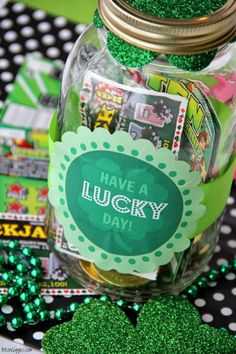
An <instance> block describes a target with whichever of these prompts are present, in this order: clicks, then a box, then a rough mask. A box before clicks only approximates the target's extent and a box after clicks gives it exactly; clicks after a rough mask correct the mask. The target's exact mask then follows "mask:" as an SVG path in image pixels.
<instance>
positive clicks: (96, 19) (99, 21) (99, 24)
mask: <svg viewBox="0 0 236 354" xmlns="http://www.w3.org/2000/svg"><path fill="white" fill-rule="evenodd" d="M93 24H94V26H95V27H96V28H103V27H104V23H103V20H102V19H101V17H100V15H99V12H98V9H97V10H96V11H95V12H94V15H93Z"/></svg>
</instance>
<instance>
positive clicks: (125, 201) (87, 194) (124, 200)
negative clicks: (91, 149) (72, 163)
mask: <svg viewBox="0 0 236 354" xmlns="http://www.w3.org/2000/svg"><path fill="white" fill-rule="evenodd" d="M82 198H84V199H86V200H88V201H90V202H95V203H96V204H97V205H99V206H101V207H108V206H110V205H111V206H112V207H113V209H114V210H116V211H117V212H118V213H121V214H130V215H132V216H134V217H138V218H145V219H146V218H147V216H146V214H145V211H146V210H147V208H149V209H151V211H152V219H153V220H159V218H160V214H161V212H162V211H163V210H164V209H165V208H166V207H167V206H168V203H160V204H157V203H155V202H150V201H146V200H140V199H130V198H128V197H127V196H125V195H122V194H117V195H114V196H113V197H112V196H111V192H110V191H109V190H108V189H104V191H103V195H102V189H101V187H98V186H95V187H94V191H93V193H91V190H90V183H89V182H87V181H84V183H83V190H82Z"/></svg>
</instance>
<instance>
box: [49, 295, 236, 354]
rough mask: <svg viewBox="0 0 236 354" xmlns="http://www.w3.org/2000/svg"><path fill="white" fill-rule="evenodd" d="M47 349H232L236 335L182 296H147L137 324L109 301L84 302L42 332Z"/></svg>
mask: <svg viewBox="0 0 236 354" xmlns="http://www.w3.org/2000/svg"><path fill="white" fill-rule="evenodd" d="M42 347H43V350H44V351H45V353H46V354H78V353H80V354H95V353H96V354H134V353H135V354H183V353H184V354H193V353H194V354H205V353H207V354H233V353H235V352H236V340H235V339H234V338H233V337H232V336H230V335H229V334H228V333H226V332H225V331H223V330H220V329H216V328H212V327H209V326H208V325H204V324H202V323H201V318H200V315H199V313H198V311H197V310H196V309H195V307H194V306H193V305H191V304H190V303H189V302H188V301H187V300H184V299H182V298H181V297H174V296H173V297H172V296H165V297H164V296H163V297H160V298H158V299H157V300H149V301H148V302H147V303H146V304H145V305H144V306H143V308H142V309H141V311H140V313H139V316H138V319H137V325H136V327H134V326H133V324H132V323H131V322H130V320H129V319H128V318H127V316H126V315H125V313H124V312H123V311H122V310H121V309H119V308H118V307H117V306H115V305H114V304H112V303H110V302H104V301H92V302H90V303H89V304H82V305H81V306H80V307H79V309H78V311H77V312H76V313H75V315H74V317H73V319H72V320H71V321H69V322H67V323H64V324H61V325H57V326H55V327H53V328H51V329H50V330H49V331H48V332H46V334H45V336H44V338H43V340H42Z"/></svg>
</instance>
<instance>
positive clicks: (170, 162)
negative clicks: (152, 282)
mask: <svg viewBox="0 0 236 354" xmlns="http://www.w3.org/2000/svg"><path fill="white" fill-rule="evenodd" d="M50 180H51V184H52V187H51V188H50V191H49V200H50V202H51V203H52V205H53V206H54V207H55V215H56V218H57V220H58V221H59V222H60V224H61V225H62V226H63V229H64V235H65V238H66V240H67V242H69V243H71V244H72V245H73V246H74V247H76V248H77V249H78V254H79V255H80V256H82V257H83V259H84V258H86V259H88V260H89V261H92V262H94V263H95V264H96V265H97V266H98V267H100V268H101V269H104V270H110V269H116V270H117V271H119V272H121V273H132V272H134V271H137V272H141V273H150V272H152V271H154V270H155V269H156V268H157V267H158V266H159V265H162V264H166V263H168V262H169V261H170V260H171V259H172V257H173V256H174V253H175V252H182V251H184V250H185V249H186V248H187V247H188V246H189V244H190V241H189V239H190V238H191V237H192V236H193V235H194V231H195V229H196V220H197V219H199V218H200V217H201V216H202V215H203V214H204V212H205V208H204V206H202V205H201V204H200V202H201V200H202V198H203V193H202V190H201V189H200V188H199V183H200V175H199V174H198V173H196V172H190V170H189V165H188V164H187V163H185V162H183V161H177V160H176V157H175V156H174V154H173V153H172V152H171V151H169V150H167V149H165V148H162V149H159V150H156V149H155V148H154V147H153V145H152V144H151V142H149V141H147V140H138V141H134V140H133V139H132V138H131V136H130V135H129V133H126V132H116V133H115V134H113V135H111V134H110V133H109V132H107V131H106V130H105V129H103V128H98V129H96V130H95V131H94V132H91V131H90V130H89V129H88V128H85V127H80V128H79V129H78V131H77V134H75V133H72V132H68V133H65V134H64V135H63V137H62V142H57V143H55V145H54V156H53V160H52V165H51V172H50Z"/></svg>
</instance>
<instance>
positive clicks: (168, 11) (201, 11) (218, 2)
mask: <svg viewBox="0 0 236 354" xmlns="http://www.w3.org/2000/svg"><path fill="white" fill-rule="evenodd" d="M126 2H127V3H128V4H129V5H131V6H132V7H134V8H135V9H137V10H139V11H141V12H143V13H145V14H149V15H153V16H158V17H163V18H176V19H183V18H195V17H201V16H205V15H209V14H211V13H213V12H215V11H216V10H219V9H220V8H221V7H222V6H224V5H225V3H226V0H207V1H206V0H200V1H193V0H145V1H143V0H126Z"/></svg>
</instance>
